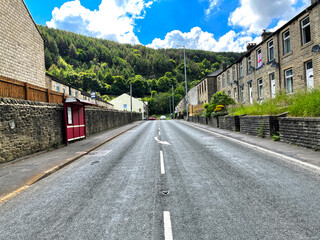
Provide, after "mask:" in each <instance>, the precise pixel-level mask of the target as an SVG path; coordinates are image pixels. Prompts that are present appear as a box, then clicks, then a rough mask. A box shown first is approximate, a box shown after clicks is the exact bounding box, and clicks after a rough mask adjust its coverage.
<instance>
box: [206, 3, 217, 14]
mask: <svg viewBox="0 0 320 240" xmlns="http://www.w3.org/2000/svg"><path fill="white" fill-rule="evenodd" d="M209 3H210V4H209V8H208V9H206V10H205V13H206V16H209V15H210V13H211V12H212V10H213V9H214V8H215V7H216V6H217V5H218V3H219V0H209Z"/></svg>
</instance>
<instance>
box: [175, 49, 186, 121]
mask: <svg viewBox="0 0 320 240" xmlns="http://www.w3.org/2000/svg"><path fill="white" fill-rule="evenodd" d="M177 47H183V58H184V81H185V85H186V109H187V121H188V120H189V106H188V87H187V69H186V46H185V45H177Z"/></svg>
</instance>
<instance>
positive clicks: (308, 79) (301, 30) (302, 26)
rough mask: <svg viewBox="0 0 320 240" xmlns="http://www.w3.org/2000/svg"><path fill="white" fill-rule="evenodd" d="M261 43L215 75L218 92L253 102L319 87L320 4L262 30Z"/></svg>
mask: <svg viewBox="0 0 320 240" xmlns="http://www.w3.org/2000/svg"><path fill="white" fill-rule="evenodd" d="M261 36H262V42H261V43H260V44H257V45H256V44H248V46H247V52H246V53H245V54H244V55H243V56H242V57H241V58H239V59H238V60H237V61H236V62H235V63H234V64H232V65H230V66H228V67H227V68H226V69H224V70H223V71H222V72H221V73H220V74H219V75H218V76H217V88H218V91H225V92H226V93H227V94H228V95H229V96H231V97H233V98H234V99H235V101H236V102H239V103H243V104H250V103H251V104H252V103H253V102H254V101H257V102H262V101H264V100H266V99H270V98H274V97H276V95H277V93H278V92H279V91H280V90H281V91H285V92H286V93H287V94H292V93H294V92H296V91H298V90H300V89H312V88H314V87H320V51H319V46H320V45H319V44H320V3H319V0H312V1H311V5H310V6H309V7H308V8H306V9H305V10H304V11H302V12H301V13H299V14H298V15H297V16H295V17H294V18H292V19H291V20H290V21H289V22H288V23H286V24H285V25H284V26H282V27H281V28H280V29H278V30H277V31H276V32H266V31H264V32H263V34H262V35H261Z"/></svg>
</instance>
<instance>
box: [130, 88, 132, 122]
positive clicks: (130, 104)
mask: <svg viewBox="0 0 320 240" xmlns="http://www.w3.org/2000/svg"><path fill="white" fill-rule="evenodd" d="M130 105H131V106H130V108H131V115H130V116H131V122H132V84H130Z"/></svg>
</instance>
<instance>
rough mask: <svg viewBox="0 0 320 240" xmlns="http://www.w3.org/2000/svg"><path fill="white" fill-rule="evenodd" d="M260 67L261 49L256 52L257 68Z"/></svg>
mask: <svg viewBox="0 0 320 240" xmlns="http://www.w3.org/2000/svg"><path fill="white" fill-rule="evenodd" d="M261 66H262V53H261V48H260V49H258V50H257V67H261Z"/></svg>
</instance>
